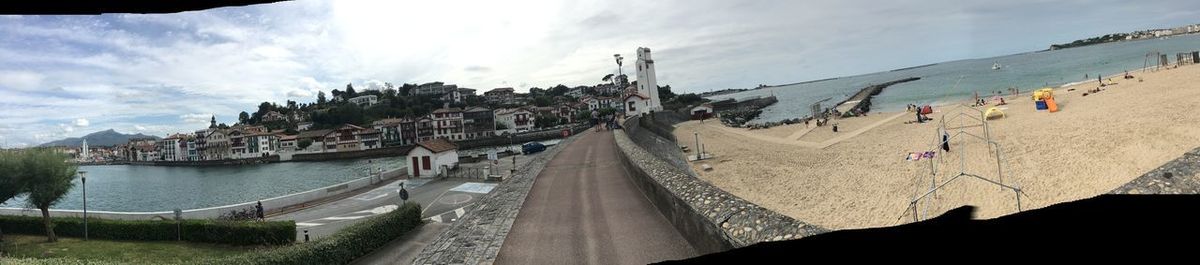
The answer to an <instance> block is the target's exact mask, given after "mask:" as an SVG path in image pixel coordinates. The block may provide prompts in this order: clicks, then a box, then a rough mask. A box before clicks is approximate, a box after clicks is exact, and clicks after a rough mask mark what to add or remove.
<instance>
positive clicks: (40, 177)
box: [19, 148, 79, 242]
mask: <svg viewBox="0 0 1200 265" xmlns="http://www.w3.org/2000/svg"><path fill="white" fill-rule="evenodd" d="M23 153H24V155H22V157H21V158H22V159H21V171H19V172H23V173H24V176H23V177H24V183H25V185H24V186H25V188H24V191H25V192H24V194H25V195H26V200H27V203H29V204H30V205H32V206H34V207H37V208H38V209H40V210H42V224H43V225H44V226H45V229H46V237H47V241H48V242H57V241H58V237H57V236H55V235H54V224H53V223H51V222H50V207H51V206H54V205H55V204H58V202H59V201H60V200H62V199H63V196H64V195H67V192H69V191H71V188H74V187H75V183H74V181H75V177H76V176H78V175H77V174H76V172H77V170H78V169H79V167H78V166H76V165H75V164H71V163H69V162H67V157H66V156H65V155H63V154H59V153H58V152H55V151H54V150H52V149H47V148H40V149H31V150H26V151H24V152H23Z"/></svg>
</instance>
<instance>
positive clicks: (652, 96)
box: [637, 47, 662, 113]
mask: <svg viewBox="0 0 1200 265" xmlns="http://www.w3.org/2000/svg"><path fill="white" fill-rule="evenodd" d="M637 83H638V85H637V92H638V94H641V95H644V96H646V97H647V99H645V106H644V107H642V108H639V109H641V110H639V112H641V113H645V112H646V111H660V110H662V102H659V99H658V81H656V78H655V76H654V59H651V58H650V48H646V47H638V49H637Z"/></svg>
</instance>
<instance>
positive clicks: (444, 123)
mask: <svg viewBox="0 0 1200 265" xmlns="http://www.w3.org/2000/svg"><path fill="white" fill-rule="evenodd" d="M431 116H433V137H434V138H443V139H447V140H451V141H461V140H465V139H466V135H465V134H464V133H463V111H462V110H461V109H459V108H445V107H443V108H440V109H437V110H434V111H433V114H431Z"/></svg>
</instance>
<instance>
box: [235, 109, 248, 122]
mask: <svg viewBox="0 0 1200 265" xmlns="http://www.w3.org/2000/svg"><path fill="white" fill-rule="evenodd" d="M249 121H250V113H246V112H245V111H242V113H239V114H238V123H241V124H246V122H249Z"/></svg>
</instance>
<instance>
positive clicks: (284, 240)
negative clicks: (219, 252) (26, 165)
mask: <svg viewBox="0 0 1200 265" xmlns="http://www.w3.org/2000/svg"><path fill="white" fill-rule="evenodd" d="M51 222H53V223H54V230H55V232H56V233H57V234H59V235H63V236H71V237H83V218H76V217H54V218H51ZM0 227H2V228H3V229H4V232H5V233H13V234H30V235H41V234H45V230H44V228H43V227H42V219H41V218H40V217H28V216H0ZM179 229H181V231H180V233H179V235H178V236H180V237H182V240H183V241H189V242H204V243H218V244H230V245H286V244H289V243H292V242H294V241H295V240H296V222H295V221H271V222H230V221H216V220H184V221H183V222H182V223H181V224H179ZM88 237H90V238H96V239H110V240H139V241H160V240H161V241H173V240H176V238H177V235H176V223H175V221H154V220H137V221H131V220H110V219H97V218H88Z"/></svg>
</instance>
